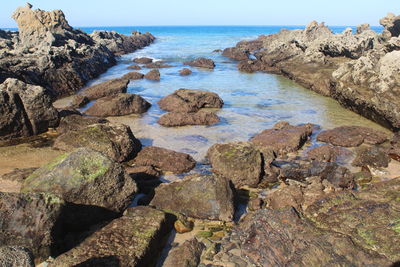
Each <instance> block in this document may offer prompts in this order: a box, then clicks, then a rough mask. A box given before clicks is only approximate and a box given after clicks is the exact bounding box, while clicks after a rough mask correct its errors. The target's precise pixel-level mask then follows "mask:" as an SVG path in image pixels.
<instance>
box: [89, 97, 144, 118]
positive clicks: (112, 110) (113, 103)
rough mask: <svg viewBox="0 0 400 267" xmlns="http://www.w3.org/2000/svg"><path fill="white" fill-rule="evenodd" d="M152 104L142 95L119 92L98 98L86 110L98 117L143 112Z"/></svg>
mask: <svg viewBox="0 0 400 267" xmlns="http://www.w3.org/2000/svg"><path fill="white" fill-rule="evenodd" d="M150 106H151V104H150V103H149V102H147V101H146V100H145V99H144V98H143V97H141V96H140V95H136V94H117V95H114V96H108V97H103V98H100V99H98V100H97V101H96V102H95V103H94V104H93V105H92V106H90V107H89V108H88V109H87V110H86V111H85V114H87V115H90V116H98V117H109V116H124V115H129V114H142V113H144V112H146V111H147V110H148V109H149V108H150Z"/></svg>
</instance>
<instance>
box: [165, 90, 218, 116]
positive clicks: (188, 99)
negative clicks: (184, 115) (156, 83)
mask: <svg viewBox="0 0 400 267" xmlns="http://www.w3.org/2000/svg"><path fill="white" fill-rule="evenodd" d="M158 105H159V106H160V108H161V109H163V110H166V111H176V112H196V111H199V110H200V109H201V108H222V106H223V105H224V101H223V100H222V99H221V98H220V97H219V96H218V95H217V94H216V93H213V92H209V91H204V90H196V89H179V90H176V91H175V92H173V93H172V94H170V95H168V96H166V97H164V98H162V99H161V100H160V101H158Z"/></svg>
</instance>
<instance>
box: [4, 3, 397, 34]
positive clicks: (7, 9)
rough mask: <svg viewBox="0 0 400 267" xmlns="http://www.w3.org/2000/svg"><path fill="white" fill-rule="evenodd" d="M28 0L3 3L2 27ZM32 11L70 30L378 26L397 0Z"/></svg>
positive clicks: (78, 6) (67, 6)
mask: <svg viewBox="0 0 400 267" xmlns="http://www.w3.org/2000/svg"><path fill="white" fill-rule="evenodd" d="M25 3H26V1H21V0H2V3H1V8H0V28H8V27H15V26H16V24H15V22H14V21H13V20H12V19H11V14H12V12H13V11H14V10H15V9H16V8H17V6H20V5H25ZM30 3H31V4H32V5H33V6H34V8H40V9H43V10H53V9H61V10H63V11H64V13H65V14H66V17H67V19H68V21H69V23H70V24H71V25H73V26H144V25H305V24H307V23H308V22H309V21H311V20H317V21H325V22H326V23H327V24H328V25H332V26H333V25H357V24H361V23H370V24H371V25H378V24H379V23H378V22H379V18H381V17H383V16H385V15H386V14H387V12H392V13H395V14H400V5H399V0H330V1H321V0H273V1H272V0H107V1H106V0H79V1H78V0H31V1H30Z"/></svg>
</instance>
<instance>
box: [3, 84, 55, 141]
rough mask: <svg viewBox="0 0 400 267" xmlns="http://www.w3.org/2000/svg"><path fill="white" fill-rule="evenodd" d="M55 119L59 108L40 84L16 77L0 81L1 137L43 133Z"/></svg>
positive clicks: (51, 125)
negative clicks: (52, 102)
mask: <svg viewBox="0 0 400 267" xmlns="http://www.w3.org/2000/svg"><path fill="white" fill-rule="evenodd" d="M58 122H59V118H58V112H57V110H56V109H55V108H54V107H53V105H52V104H51V99H50V97H49V96H48V95H47V94H46V91H45V89H44V88H43V87H40V86H34V85H31V84H26V83H24V82H21V81H19V80H16V79H7V80H6V81H5V82H4V83H2V84H1V85H0V140H5V139H10V138H14V137H26V136H31V135H36V134H39V133H43V132H45V131H47V130H48V128H49V127H56V126H57V124H58Z"/></svg>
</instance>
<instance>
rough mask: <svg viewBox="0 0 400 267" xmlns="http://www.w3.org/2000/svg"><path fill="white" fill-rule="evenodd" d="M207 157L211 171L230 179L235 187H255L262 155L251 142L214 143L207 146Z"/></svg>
mask: <svg viewBox="0 0 400 267" xmlns="http://www.w3.org/2000/svg"><path fill="white" fill-rule="evenodd" d="M207 157H208V159H209V161H210V164H211V166H212V171H213V172H215V173H218V174H220V175H222V176H224V177H226V178H227V179H229V180H230V181H232V183H233V185H234V186H235V187H236V188H239V187H241V186H244V185H247V186H250V187H256V186H257V185H258V183H259V182H260V178H261V176H262V169H263V161H262V156H261V153H260V152H259V151H258V150H257V149H256V148H255V147H254V145H252V143H249V142H237V143H227V144H215V145H213V146H212V147H210V148H209V150H208V152H207Z"/></svg>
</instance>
